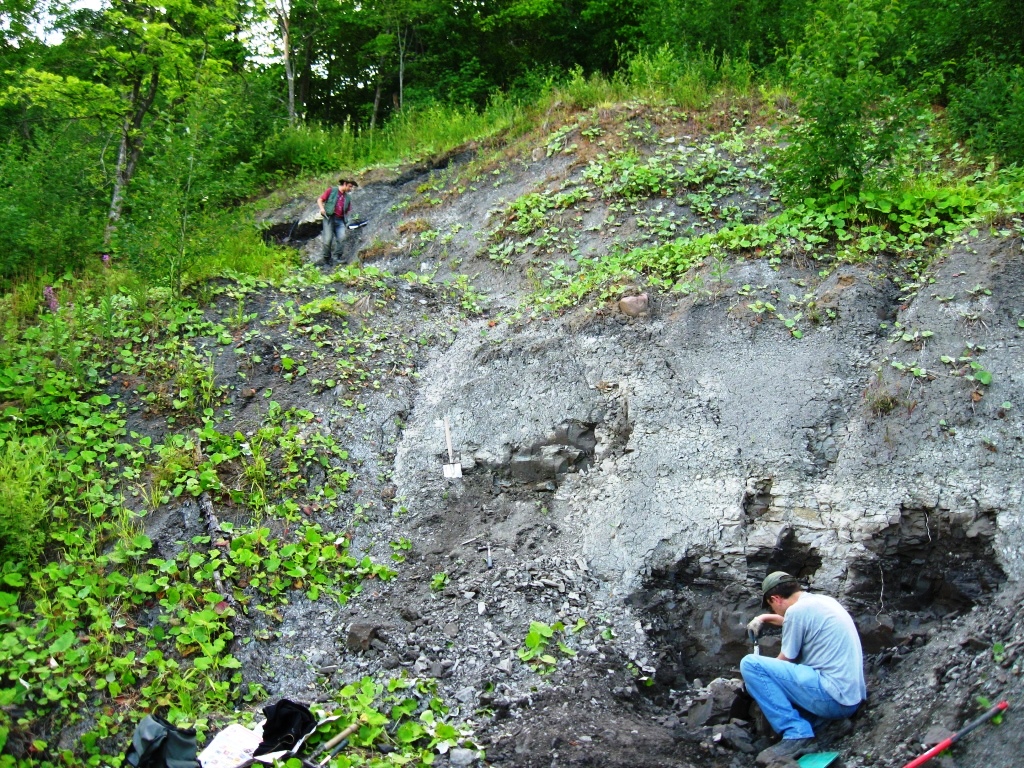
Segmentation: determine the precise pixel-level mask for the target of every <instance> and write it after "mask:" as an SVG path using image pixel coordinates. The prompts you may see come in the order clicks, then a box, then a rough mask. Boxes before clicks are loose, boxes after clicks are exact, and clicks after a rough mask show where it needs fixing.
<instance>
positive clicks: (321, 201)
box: [316, 187, 331, 216]
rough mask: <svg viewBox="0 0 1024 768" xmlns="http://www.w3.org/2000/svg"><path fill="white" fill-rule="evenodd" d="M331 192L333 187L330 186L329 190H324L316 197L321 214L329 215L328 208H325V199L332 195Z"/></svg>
mask: <svg viewBox="0 0 1024 768" xmlns="http://www.w3.org/2000/svg"><path fill="white" fill-rule="evenodd" d="M330 194H331V188H330V187H328V188H327V191H326V192H324V193H323V194H322V195H320V197H318V198H317V199H316V207H317V208H319V209H320V215H321V216H326V215H327V210H326V209H325V208H324V201H325V200H326V199H327V197H328V195H330Z"/></svg>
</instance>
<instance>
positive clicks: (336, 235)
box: [323, 216, 348, 259]
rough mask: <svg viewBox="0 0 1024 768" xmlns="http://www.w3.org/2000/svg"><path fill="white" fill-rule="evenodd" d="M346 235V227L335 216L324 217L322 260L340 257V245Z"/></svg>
mask: <svg viewBox="0 0 1024 768" xmlns="http://www.w3.org/2000/svg"><path fill="white" fill-rule="evenodd" d="M346 235H348V225H347V224H346V223H345V220H344V219H340V218H338V217H337V216H324V232H323V246H324V258H325V259H330V258H332V257H335V256H341V248H342V244H343V243H344V242H345V236H346Z"/></svg>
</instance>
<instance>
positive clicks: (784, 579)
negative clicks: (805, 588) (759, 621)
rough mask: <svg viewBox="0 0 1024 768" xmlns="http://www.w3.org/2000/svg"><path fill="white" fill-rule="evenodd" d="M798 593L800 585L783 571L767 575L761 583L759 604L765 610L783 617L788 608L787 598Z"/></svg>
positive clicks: (793, 577) (794, 578)
mask: <svg viewBox="0 0 1024 768" xmlns="http://www.w3.org/2000/svg"><path fill="white" fill-rule="evenodd" d="M799 591H800V583H799V582H798V581H797V580H796V577H795V576H790V575H789V574H788V573H786V572H785V571H775V572H774V573H769V574H768V575H767V576H766V577H765V580H764V581H762V582H761V602H762V604H763V605H764V607H765V608H768V609H769V610H772V611H774V612H775V613H778V614H779V615H783V614H784V613H785V610H786V607H788V601H789V598H791V597H792V596H793V595H794V594H796V593H797V592H799Z"/></svg>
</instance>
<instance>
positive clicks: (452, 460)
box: [444, 416, 455, 464]
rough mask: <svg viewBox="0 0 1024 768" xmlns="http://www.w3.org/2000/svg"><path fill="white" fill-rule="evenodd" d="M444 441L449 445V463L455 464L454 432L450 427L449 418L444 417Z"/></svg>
mask: <svg viewBox="0 0 1024 768" xmlns="http://www.w3.org/2000/svg"><path fill="white" fill-rule="evenodd" d="M444 439H445V442H447V443H448V463H449V464H454V463H455V452H454V451H453V450H452V430H451V427H449V426H448V417H447V416H445V417H444Z"/></svg>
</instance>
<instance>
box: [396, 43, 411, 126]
mask: <svg viewBox="0 0 1024 768" xmlns="http://www.w3.org/2000/svg"><path fill="white" fill-rule="evenodd" d="M407 34H408V29H406V30H405V31H404V33H403V30H402V27H401V25H399V27H398V35H397V37H398V111H399V112H401V111H402V110H403V109H404V108H405V43H406V38H405V36H404V35H407Z"/></svg>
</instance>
